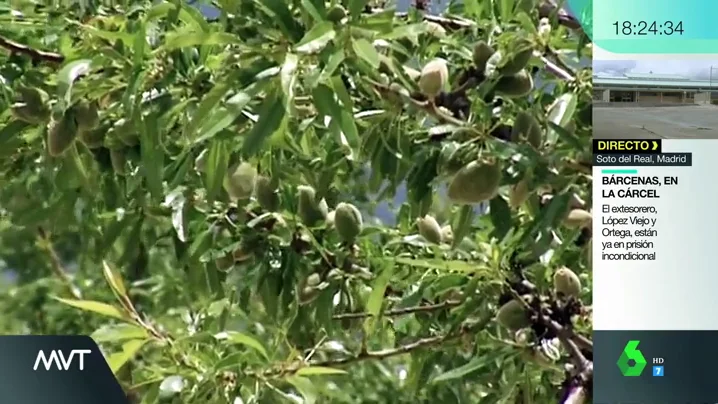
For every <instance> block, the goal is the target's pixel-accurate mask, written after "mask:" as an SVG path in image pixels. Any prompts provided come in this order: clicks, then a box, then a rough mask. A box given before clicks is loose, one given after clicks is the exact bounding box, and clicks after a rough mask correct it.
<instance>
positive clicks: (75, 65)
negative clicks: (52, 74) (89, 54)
mask: <svg viewBox="0 0 718 404" xmlns="http://www.w3.org/2000/svg"><path fill="white" fill-rule="evenodd" d="M91 67H92V61H91V60H89V59H81V60H76V61H74V62H70V63H68V64H66V65H65V66H64V67H63V68H62V69H61V70H60V71H59V72H58V73H57V96H58V99H59V100H60V102H62V103H63V104H62V107H63V109H64V108H67V107H69V106H70V104H71V103H72V86H73V85H74V84H75V81H76V80H77V79H78V78H80V77H81V76H83V75H85V74H87V73H89V72H90V69H91Z"/></svg>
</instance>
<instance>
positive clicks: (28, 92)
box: [17, 86, 49, 110]
mask: <svg viewBox="0 0 718 404" xmlns="http://www.w3.org/2000/svg"><path fill="white" fill-rule="evenodd" d="M17 92H18V93H19V94H20V98H21V99H22V102H24V103H25V104H27V106H28V107H30V108H32V109H33V110H39V109H41V108H46V104H47V101H48V99H49V97H48V95H47V93H46V92H45V91H43V90H41V89H39V88H36V87H26V86H18V88H17Z"/></svg>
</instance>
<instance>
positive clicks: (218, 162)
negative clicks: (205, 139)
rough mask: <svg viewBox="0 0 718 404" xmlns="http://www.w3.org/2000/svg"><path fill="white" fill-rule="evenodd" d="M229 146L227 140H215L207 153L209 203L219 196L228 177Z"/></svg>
mask: <svg viewBox="0 0 718 404" xmlns="http://www.w3.org/2000/svg"><path fill="white" fill-rule="evenodd" d="M229 156H230V150H229V144H228V142H227V141H225V140H219V139H215V140H214V141H212V144H211V145H210V147H209V152H208V153H207V165H206V167H205V171H204V186H205V188H206V189H207V200H208V201H209V202H212V201H214V199H215V198H216V197H217V195H219V192H220V190H221V189H222V182H223V181H224V177H225V176H226V175H227V169H228V168H229Z"/></svg>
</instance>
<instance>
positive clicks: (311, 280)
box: [307, 273, 322, 287]
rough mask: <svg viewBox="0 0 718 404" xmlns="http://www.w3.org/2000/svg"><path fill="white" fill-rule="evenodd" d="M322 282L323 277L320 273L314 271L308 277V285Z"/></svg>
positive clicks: (312, 285)
mask: <svg viewBox="0 0 718 404" xmlns="http://www.w3.org/2000/svg"><path fill="white" fill-rule="evenodd" d="M320 283H322V278H321V277H320V276H319V274H318V273H313V274H311V275H309V276H308V277H307V286H311V287H315V286H317V285H319V284H320Z"/></svg>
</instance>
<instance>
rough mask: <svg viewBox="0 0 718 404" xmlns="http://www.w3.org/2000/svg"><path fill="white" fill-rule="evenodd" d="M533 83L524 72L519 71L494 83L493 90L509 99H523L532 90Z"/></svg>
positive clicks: (529, 76)
mask: <svg viewBox="0 0 718 404" xmlns="http://www.w3.org/2000/svg"><path fill="white" fill-rule="evenodd" d="M533 87H534V81H533V78H532V77H531V75H530V74H529V73H528V72H527V71H526V70H521V71H520V72H518V73H516V74H515V75H513V76H504V77H501V78H500V79H499V81H498V82H497V83H496V87H495V90H496V92H498V93H499V94H501V95H505V96H507V97H509V98H516V97H523V96H525V95H528V93H530V92H531V90H533Z"/></svg>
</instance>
